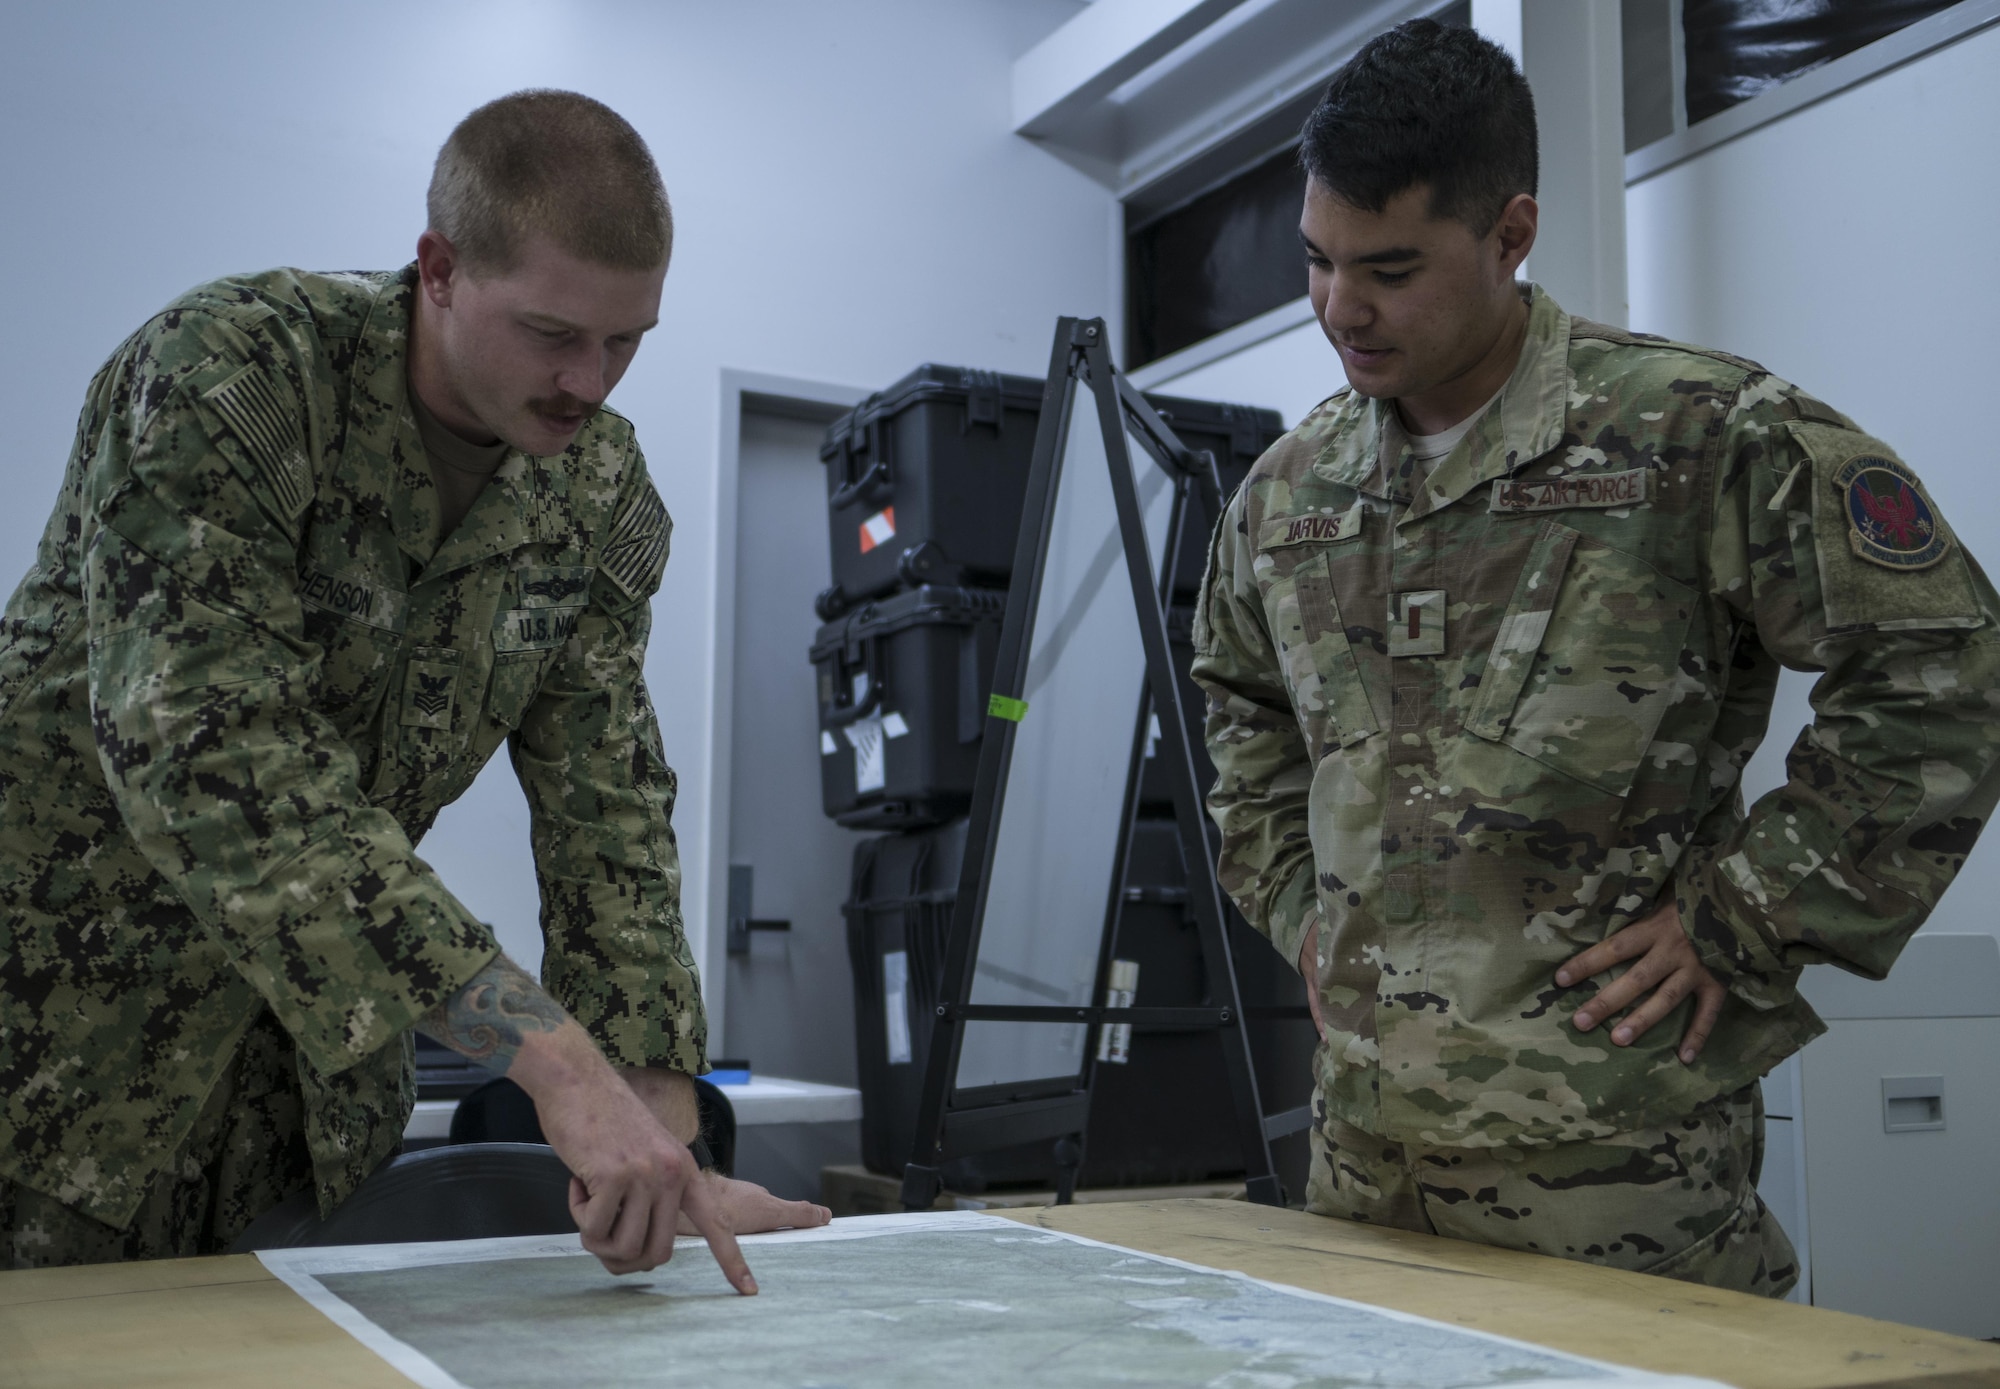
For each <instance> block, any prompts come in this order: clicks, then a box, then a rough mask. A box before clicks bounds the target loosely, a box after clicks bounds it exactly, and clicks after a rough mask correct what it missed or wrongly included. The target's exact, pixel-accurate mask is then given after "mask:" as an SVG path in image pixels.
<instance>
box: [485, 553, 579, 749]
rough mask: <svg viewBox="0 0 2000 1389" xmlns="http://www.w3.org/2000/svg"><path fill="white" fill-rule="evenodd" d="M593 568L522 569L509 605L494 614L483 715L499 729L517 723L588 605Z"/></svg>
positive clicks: (573, 633) (573, 632) (517, 724)
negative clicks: (490, 679)
mask: <svg viewBox="0 0 2000 1389" xmlns="http://www.w3.org/2000/svg"><path fill="white" fill-rule="evenodd" d="M593 572H594V571H593V570H592V569H591V568H590V567H589V566H586V565H576V566H571V567H565V568H556V569H528V570H524V571H523V572H522V574H521V578H520V583H519V587H518V589H517V591H516V594H515V600H514V601H515V606H513V607H511V608H503V609H501V611H499V612H498V613H496V614H495V615H494V618H493V684H492V687H491V688H490V689H489V690H488V691H487V696H486V714H487V716H488V717H489V718H491V719H492V720H493V721H494V722H495V723H497V724H499V725H500V726H501V727H503V728H506V729H509V730H512V729H515V728H518V727H519V726H520V723H521V720H522V718H523V717H524V716H526V714H527V712H528V706H529V705H530V704H531V703H533V702H534V698H535V694H536V692H537V691H539V690H540V689H541V685H542V678H543V676H544V675H545V674H546V673H547V671H548V668H549V664H550V662H551V661H552V660H553V659H554V657H555V653H556V652H558V651H560V650H561V649H562V648H563V646H565V645H566V644H567V643H568V642H569V641H570V639H571V638H573V637H575V636H576V633H577V624H578V623H579V622H581V621H582V619H583V615H584V613H585V611H586V610H587V609H588V606H589V594H590V580H591V575H592V574H593Z"/></svg>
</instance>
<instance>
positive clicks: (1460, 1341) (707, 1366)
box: [258, 1211, 1717, 1389]
mask: <svg viewBox="0 0 2000 1389" xmlns="http://www.w3.org/2000/svg"><path fill="white" fill-rule="evenodd" d="M742 1243H743V1250H744V1254H745V1256H746V1257H747V1258H748V1259H749V1260H750V1266H751V1268H752V1269H753V1270H754V1271H755V1273H756V1275H757V1283H758V1287H759V1288H760V1289H761V1290H762V1291H761V1294H760V1295H759V1296H757V1297H748V1298H746V1297H738V1296H737V1295H736V1294H735V1293H734V1292H733V1291H731V1290H730V1288H729V1286H728V1284H727V1283H725V1282H724V1281H723V1278H722V1275H721V1273H720V1272H719V1271H718V1270H717V1268H716V1266H715V1261H714V1260H713V1259H712V1258H711V1257H710V1256H709V1254H708V1251H707V1249H706V1248H705V1247H704V1246H703V1245H702V1244H701V1242H700V1241H699V1240H686V1239H684V1240H682V1241H680V1242H679V1243H677V1244H676V1246H675V1251H676V1253H675V1258H674V1260H673V1262H672V1263H670V1264H667V1265H666V1266H665V1267H662V1268H659V1269H655V1270H654V1271H653V1272H651V1273H645V1274H634V1275H629V1276H627V1277H623V1278H614V1277H612V1276H611V1275H609V1274H607V1273H605V1272H604V1270H603V1269H602V1268H601V1267H600V1266H599V1264H598V1262H597V1260H596V1259H595V1258H593V1257H591V1256H590V1255H588V1254H585V1253H584V1252H583V1251H582V1247H581V1245H580V1244H579V1242H578V1240H577V1237H576V1236H574V1235H571V1236H568V1237H556V1236H549V1237H538V1236H531V1237H528V1238H524V1239H495V1240H463V1241H456V1242H451V1243H440V1244H383V1245H366V1246H355V1247H348V1248H331V1249H286V1250H273V1251H269V1252H266V1253H264V1254H261V1255H259V1256H258V1257H259V1258H261V1259H262V1260H263V1261H264V1264H265V1266H266V1267H268V1268H269V1269H270V1270H271V1272H272V1273H274V1274H276V1275H277V1276H278V1277H279V1278H281V1279H283V1280H284V1281H285V1282H286V1283H287V1284H289V1285H290V1286H291V1287H292V1288H293V1289H294V1290H295V1291H297V1292H298V1293H299V1295H300V1296H302V1297H304V1298H305V1299H306V1300H307V1301H309V1302H311V1303H312V1304H313V1305H314V1306H316V1307H318V1308H319V1309H320V1310H321V1311H323V1312H325V1313H326V1314H327V1316H329V1317H331V1318H332V1319H333V1320H334V1321H335V1322H337V1323H339V1324H340V1325H341V1326H343V1327H345V1328H346V1329H347V1330H348V1331H349V1332H351V1333H352V1334H353V1335H354V1336H355V1337H356V1338H357V1339H359V1340H360V1341H361V1342H362V1343H363V1344H365V1345H367V1346H368V1347H369V1348H370V1349H372V1350H373V1351H375V1352H376V1353H377V1354H378V1355H380V1356H381V1357H382V1358H383V1359H384V1360H386V1361H388V1362H389V1363H390V1364H391V1365H393V1366H394V1367H395V1368H396V1369H397V1370H399V1371H401V1372H402V1373H403V1374H404V1375H407V1376H408V1377H409V1378H410V1379H412V1380H414V1381H416V1382H417V1383H418V1384H420V1385H423V1386H426V1389H545V1386H562V1389H571V1386H585V1385H587V1386H592V1389H598V1387H599V1386H623V1385H657V1384H676V1383H686V1384H721V1385H729V1386H731V1389H752V1386H755V1387H756V1389H764V1387H765V1386H768V1387H769V1389H846V1387H847V1386H854V1389H861V1386H878V1385H886V1386H898V1385H913V1386H914V1385H923V1386H930V1385H947V1384H977V1385H980V1386H982V1389H984V1386H1003V1385H1006V1386H1011V1385H1036V1386H1041V1385H1065V1386H1067V1385H1111V1384H1128V1385H1129V1384H1143V1385H1148V1386H1162V1389H1164V1387H1165V1386H1180V1385H1187V1386H1206V1387H1207V1389H1306V1386H1316V1385H1337V1386H1352V1387H1353V1389H1364V1387H1365V1389H1480V1386H1487V1385H1493V1386H1506V1389H1528V1386H1547V1387H1548V1389H1587V1387H1589V1389H1666V1386H1670V1385H1671V1386H1679V1387H1680V1389H1685V1387H1686V1386H1689V1385H1706V1387H1707V1389H1717V1386H1714V1385H1710V1384H1708V1382H1706V1381H1697V1380H1676V1379H1672V1378H1669V1377H1667V1376H1662V1375H1653V1374H1646V1373H1642V1372H1640V1371H1637V1370H1628V1369H1623V1368H1620V1367H1618V1366H1615V1365H1607V1364H1603V1363H1601V1362H1598V1361H1593V1360H1585V1359H1581V1358H1579V1357H1576V1356H1572V1355H1566V1354H1563V1353H1560V1352H1557V1351H1551V1350H1545V1349H1542V1348H1540V1347H1537V1346H1531V1345H1527V1344H1525V1343H1523V1342H1519V1341H1509V1340H1505V1339H1502V1338H1500V1337H1497V1336H1489V1335H1485V1334H1483V1333H1480V1332H1475V1331H1468V1330H1465V1329H1463V1328H1461V1327H1454V1326H1447V1325H1444V1324H1443V1323H1441V1322H1434V1321H1429V1320H1426V1319H1424V1318H1421V1317H1413V1316H1407V1315H1404V1314H1403V1313H1400V1312H1391V1311H1386V1310H1384V1309H1382V1308H1378V1307H1369V1306H1366V1305H1364V1304H1362V1303H1358V1302H1349V1301H1346V1300H1344V1299H1341V1298H1335V1297H1327V1296H1324V1295H1322V1294H1319V1293H1312V1292H1306V1291H1303V1290H1301V1289H1297V1288H1290V1287H1285V1286H1283V1285H1281V1284H1276V1283H1265V1282H1261V1281H1259V1280H1257V1279H1254V1278H1250V1277H1248V1276H1247V1275H1244V1274H1241V1273H1230V1272H1223V1271H1219V1270H1216V1269H1209V1268H1202V1267H1200V1266H1198V1265H1195V1264H1189V1263H1183V1262H1181V1261H1180V1260H1177V1259H1168V1258H1164V1257H1161V1256H1158V1255H1153V1254H1143V1253H1140V1252H1138V1251H1137V1250H1132V1249H1122V1248H1119V1247H1117V1246H1115V1245H1109V1244H1102V1243H1099V1242H1097V1241H1095V1240H1089V1239H1085V1238H1083V1237H1081V1236H1078V1235H1070V1234H1064V1233H1061V1232H1057V1231H1051V1230H1040V1229H1036V1228H1034V1227H1033V1226H1028V1225H1023V1224H1020V1223H1019V1222H1017V1221H1013V1220H1007V1219H1003V1218H1001V1217H999V1216H991V1215H983V1214H980V1213H978V1212H971V1211H968V1212H950V1213H943V1212H941V1213H937V1214H921V1213H920V1214H914V1215H889V1216H870V1217H857V1218H854V1219H847V1220H837V1221H835V1222H834V1223H833V1224H832V1225H830V1226H827V1227H825V1228H823V1229H819V1230H798V1231H784V1232H780V1233H777V1234H771V1235H755V1236H750V1237H748V1238H745V1239H744V1240H743V1241H742Z"/></svg>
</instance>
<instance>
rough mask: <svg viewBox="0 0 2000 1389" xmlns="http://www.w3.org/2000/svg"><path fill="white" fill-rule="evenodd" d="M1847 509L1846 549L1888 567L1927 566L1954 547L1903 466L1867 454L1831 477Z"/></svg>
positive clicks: (1911, 475) (1875, 455)
mask: <svg viewBox="0 0 2000 1389" xmlns="http://www.w3.org/2000/svg"><path fill="white" fill-rule="evenodd" d="M1833 486H1834V488H1835V490H1837V491H1838V492H1840V494H1841V499H1842V501H1843V502H1844V504H1845V507H1846V511H1847V543H1848V547H1849V548H1850V549H1852V550H1853V551H1854V553H1855V554H1856V555H1857V556H1858V557H1860V558H1861V559H1865V560H1867V561H1869V562H1870V563H1871V564H1879V565H1881V566H1882V567H1883V568H1885V569H1928V568H1930V566H1932V565H1933V564H1936V563H1937V562H1938V561H1939V560H1941V559H1943V558H1944V557H1945V554H1946V553H1947V552H1948V551H1949V550H1950V549H1951V537H1950V536H1948V535H1946V534H1945V531H1944V527H1943V526H1941V525H1939V524H1938V519H1937V513H1935V512H1934V511H1932V510H1931V504H1930V502H1929V500H1928V499H1927V498H1925V496H1924V494H1923V492H1922V491H1921V490H1920V489H1919V488H1918V486H1917V477H1916V474H1915V473H1912V472H1911V471H1910V470H1909V469H1908V468H1907V467H1905V466H1904V465H1903V464H1901V463H1899V462H1897V461H1896V460H1895V459H1893V458H1884V457H1882V456H1881V455H1879V454H1868V453H1864V454H1861V455H1860V456H1858V457H1855V458H1850V459H1848V460H1847V461H1846V462H1845V463H1843V464H1841V465H1840V468H1839V470H1838V471H1837V472H1835V473H1834V475H1833Z"/></svg>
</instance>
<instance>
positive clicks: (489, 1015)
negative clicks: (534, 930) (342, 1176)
mask: <svg viewBox="0 0 2000 1389" xmlns="http://www.w3.org/2000/svg"><path fill="white" fill-rule="evenodd" d="M568 1021H569V1014H568V1013H566V1012H564V1011H563V1006H562V1005H561V1004H560V1003H557V1002H556V1001H555V1000H554V999H553V998H550V997H549V996H548V994H546V993H544V992H543V990H542V986H541V985H540V984H537V983H536V982H535V980H534V977H533V976H532V975H530V974H529V973H528V972H527V971H526V970H524V969H522V968H521V967H520V966H519V965H517V964H515V963H514V962H513V961H512V960H510V959H508V958H507V957H506V956H505V955H496V956H494V958H493V962H492V963H491V964H489V965H487V966H486V968H484V969H482V970H480V971H479V973H478V974H476V975H474V976H473V978H472V982H471V983H469V984H467V985H466V986H465V987H464V988H462V989H460V990H459V991H458V992H457V993H456V994H454V995H452V996H451V997H450V998H448V999H446V1000H445V1001H444V1002H443V1003H440V1004H439V1005H438V1006H437V1007H435V1008H433V1009H431V1010H430V1012H428V1013H426V1014H424V1016H423V1017H422V1018H421V1019H420V1020H419V1021H418V1023H417V1026H418V1027H419V1028H421V1029H422V1030H423V1031H424V1032H425V1033H427V1034H429V1035H430V1036H431V1037H434V1038H436V1039H437V1040H438V1041H440V1042H442V1043H443V1044H444V1045H446V1046H448V1047H450V1048H451V1049H452V1050H453V1051H455V1052H458V1053H459V1054H460V1055H461V1056H468V1057H470V1058H472V1059H473V1060H474V1061H477V1062H479V1063H480V1064H481V1065H483V1066H485V1067H486V1068H487V1069H489V1070H491V1071H494V1072H497V1073H499V1074H503V1075H504V1074H505V1073H506V1071H507V1068H508V1067H509V1066H511V1065H513V1063H514V1057H515V1055H516V1054H517V1053H518V1052H519V1051H520V1050H521V1042H522V1040H523V1039H524V1038H525V1037H527V1036H528V1035H529V1034H530V1033H534V1032H554V1031H555V1030H556V1029H557V1028H559V1027H561V1026H562V1025H563V1024H564V1023H565V1022H568Z"/></svg>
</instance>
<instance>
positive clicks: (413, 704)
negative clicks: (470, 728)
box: [402, 646, 459, 728]
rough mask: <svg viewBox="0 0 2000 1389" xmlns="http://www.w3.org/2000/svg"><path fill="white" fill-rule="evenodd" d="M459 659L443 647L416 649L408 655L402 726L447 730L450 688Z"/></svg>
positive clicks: (456, 672) (449, 715) (455, 676)
mask: <svg viewBox="0 0 2000 1389" xmlns="http://www.w3.org/2000/svg"><path fill="white" fill-rule="evenodd" d="M458 662H459V656H458V653H457V652H456V651H453V650H450V649H449V648H446V647H434V646H420V647H418V648H417V649H416V650H415V651H414V652H412V653H411V657H410V666H409V671H408V673H407V674H406V675H405V676H404V677H403V718H402V722H403V723H404V725H405V726H414V727H417V728H450V727H451V696H452V687H453V686H455V685H456V684H457V683H458Z"/></svg>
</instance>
